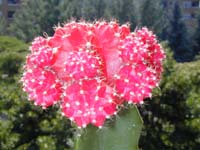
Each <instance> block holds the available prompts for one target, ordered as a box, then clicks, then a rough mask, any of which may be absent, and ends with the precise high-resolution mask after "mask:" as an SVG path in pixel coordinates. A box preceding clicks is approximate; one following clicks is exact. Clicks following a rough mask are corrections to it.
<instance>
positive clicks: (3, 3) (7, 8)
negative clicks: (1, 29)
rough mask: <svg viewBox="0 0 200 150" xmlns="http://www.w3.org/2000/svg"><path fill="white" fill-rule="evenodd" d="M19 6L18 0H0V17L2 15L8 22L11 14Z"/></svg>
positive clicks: (11, 17) (11, 16)
mask: <svg viewBox="0 0 200 150" xmlns="http://www.w3.org/2000/svg"><path fill="white" fill-rule="evenodd" d="M19 7H20V0H0V17H4V18H5V19H6V21H7V22H8V23H9V22H11V21H12V19H13V15H14V13H15V12H16V10H17V9H18V8H19Z"/></svg>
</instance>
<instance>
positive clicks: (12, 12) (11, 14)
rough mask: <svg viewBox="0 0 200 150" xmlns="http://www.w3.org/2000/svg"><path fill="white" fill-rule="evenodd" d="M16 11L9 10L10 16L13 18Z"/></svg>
mask: <svg viewBox="0 0 200 150" xmlns="http://www.w3.org/2000/svg"><path fill="white" fill-rule="evenodd" d="M14 13H15V11H8V18H9V19H12V18H13V15H14Z"/></svg>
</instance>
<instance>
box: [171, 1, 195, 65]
mask: <svg viewBox="0 0 200 150" xmlns="http://www.w3.org/2000/svg"><path fill="white" fill-rule="evenodd" d="M168 35H169V36H168V39H169V45H170V47H171V48H172V50H173V51H174V58H175V59H176V60H177V61H178V62H183V61H190V60H191V59H192V58H193V50H192V48H191V42H190V35H189V33H188V31H187V27H186V25H185V23H184V20H183V19H182V13H181V8H180V6H179V3H178V2H176V3H175V5H174V9H173V16H172V18H171V20H170V29H169V34H168Z"/></svg>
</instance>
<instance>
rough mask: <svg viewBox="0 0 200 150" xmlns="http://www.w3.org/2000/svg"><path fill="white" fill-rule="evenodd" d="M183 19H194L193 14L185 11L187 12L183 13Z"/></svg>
mask: <svg viewBox="0 0 200 150" xmlns="http://www.w3.org/2000/svg"><path fill="white" fill-rule="evenodd" d="M183 19H184V20H188V19H192V15H191V14H188V13H185V14H183Z"/></svg>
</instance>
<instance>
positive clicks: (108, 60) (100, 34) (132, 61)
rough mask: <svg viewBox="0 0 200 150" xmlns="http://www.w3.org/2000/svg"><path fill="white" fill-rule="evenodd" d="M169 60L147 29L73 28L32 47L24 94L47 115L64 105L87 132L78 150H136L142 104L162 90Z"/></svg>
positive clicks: (87, 25) (85, 25)
mask: <svg viewBox="0 0 200 150" xmlns="http://www.w3.org/2000/svg"><path fill="white" fill-rule="evenodd" d="M164 57H165V54H164V51H163V49H162V47H161V46H160V44H159V43H158V41H157V40H156V37H155V35H154V34H153V33H152V32H151V31H149V30H148V29H147V28H142V29H138V30H136V31H135V32H131V31H130V28H129V25H128V24H124V25H119V24H118V23H117V22H114V21H111V22H104V21H96V22H94V23H89V22H70V23H67V24H64V25H63V26H58V27H56V28H55V33H54V35H53V36H52V37H45V38H44V37H37V38H35V39H34V41H33V42H32V45H31V46H30V54H29V55H28V56H27V59H26V64H25V66H24V74H23V77H22V82H23V90H24V91H25V92H27V93H28V98H29V100H31V101H34V104H35V105H38V106H41V107H42V108H43V109H46V108H48V107H49V106H52V105H54V104H57V103H58V104H59V105H60V109H61V112H62V115H63V116H66V117H67V118H69V119H70V120H71V121H72V122H74V124H75V125H76V126H77V127H78V128H80V129H82V130H81V131H82V132H81V134H80V136H79V137H77V142H76V144H75V150H86V149H87V150H122V149H126V150H136V149H138V146H137V145H138V140H139V135H140V131H141V127H142V120H141V118H140V115H139V113H138V111H137V107H136V104H143V99H145V98H148V97H151V92H152V89H153V88H155V87H156V86H158V84H159V81H160V77H161V73H162V60H163V59H164Z"/></svg>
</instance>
